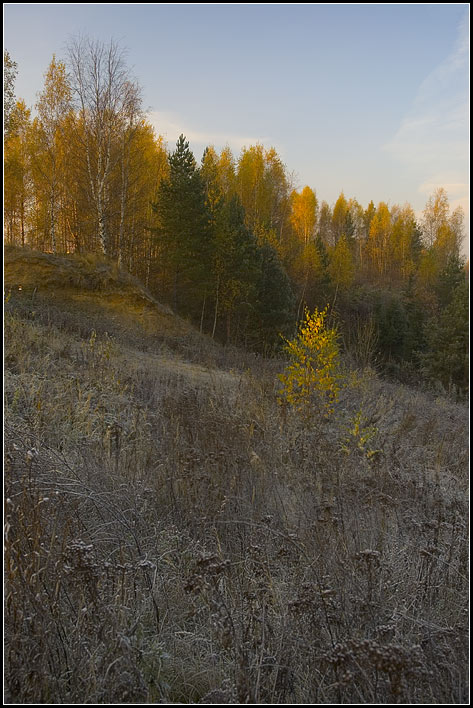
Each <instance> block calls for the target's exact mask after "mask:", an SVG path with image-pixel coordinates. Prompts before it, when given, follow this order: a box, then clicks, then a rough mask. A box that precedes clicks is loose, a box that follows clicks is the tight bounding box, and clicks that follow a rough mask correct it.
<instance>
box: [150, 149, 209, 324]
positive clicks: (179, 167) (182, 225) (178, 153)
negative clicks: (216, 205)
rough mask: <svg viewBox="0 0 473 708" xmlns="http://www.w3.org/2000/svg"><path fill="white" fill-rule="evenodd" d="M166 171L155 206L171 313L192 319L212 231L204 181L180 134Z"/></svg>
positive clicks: (199, 308)
mask: <svg viewBox="0 0 473 708" xmlns="http://www.w3.org/2000/svg"><path fill="white" fill-rule="evenodd" d="M169 168H170V169H169V177H168V178H167V179H165V180H163V182H162V183H161V185H160V189H159V192H158V197H157V200H156V203H155V205H154V210H155V212H156V214H157V217H158V227H157V229H156V234H157V236H158V241H159V244H160V246H161V250H162V256H163V259H164V260H165V261H166V263H167V266H168V270H169V274H170V278H171V282H172V302H173V305H174V309H175V310H180V311H184V312H186V313H189V314H191V315H192V316H194V317H196V316H198V315H199V316H200V314H202V313H203V309H204V307H205V302H206V299H207V297H208V295H209V293H210V291H211V289H212V279H213V274H212V247H213V246H212V228H211V223H210V214H209V210H208V208H207V206H206V201H205V189H204V184H203V180H202V178H201V175H200V172H199V170H198V168H197V165H196V161H195V158H194V155H193V154H192V152H191V150H190V148H189V143H188V142H187V141H186V139H185V137H184V136H183V135H181V136H180V137H179V140H178V141H177V144H176V149H175V151H174V152H173V153H172V155H171V156H170V157H169Z"/></svg>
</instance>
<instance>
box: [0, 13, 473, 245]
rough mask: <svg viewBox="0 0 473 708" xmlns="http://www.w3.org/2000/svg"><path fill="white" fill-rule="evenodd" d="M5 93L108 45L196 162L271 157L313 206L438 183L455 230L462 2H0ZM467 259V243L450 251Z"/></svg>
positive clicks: (394, 196) (465, 188)
mask: <svg viewBox="0 0 473 708" xmlns="http://www.w3.org/2000/svg"><path fill="white" fill-rule="evenodd" d="M3 12H4V48H5V49H7V50H8V52H9V53H10V56H11V58H12V59H13V60H14V61H15V62H16V63H17V65H18V76H17V80H16V87H15V89H16V90H15V92H16V96H17V97H18V98H23V99H24V100H25V101H26V104H27V105H28V106H29V107H31V108H33V107H34V104H35V103H36V101H37V94H38V93H39V92H40V91H41V90H42V87H43V81H44V73H45V71H46V69H47V67H48V65H49V63H50V61H51V59H52V56H53V54H55V55H56V58H58V59H66V57H67V43H68V41H70V40H71V38H73V37H75V36H78V35H86V36H88V37H90V38H92V39H97V40H99V41H103V42H109V41H110V40H111V39H113V40H114V41H116V42H118V43H119V44H120V45H121V46H122V47H123V48H124V49H126V52H127V63H128V66H129V68H130V71H131V72H132V74H133V75H134V76H135V78H136V79H138V81H139V83H140V85H141V87H142V90H143V103H144V107H145V108H146V109H147V111H148V120H149V121H150V122H151V123H152V124H153V126H154V127H155V129H156V132H157V133H158V134H161V135H163V136H164V137H165V138H166V140H167V142H168V145H169V147H170V148H171V149H173V147H174V145H175V142H176V140H177V138H178V137H179V135H180V134H181V133H184V135H185V136H186V137H187V139H188V140H189V142H190V147H191V149H192V150H193V152H194V155H195V156H196V158H197V160H200V158H201V157H202V153H203V151H204V148H205V147H206V146H207V145H214V147H215V148H216V149H217V150H220V149H222V148H223V147H224V146H225V145H229V146H230V147H231V149H232V151H233V153H234V155H235V157H238V155H239V153H240V151H241V149H242V148H243V147H244V146H247V147H248V146H250V145H254V144H256V143H257V142H258V143H261V144H263V145H264V146H265V147H266V148H269V147H275V148H276V150H277V152H278V154H279V156H280V157H281V159H282V160H283V162H284V163H285V165H286V167H287V169H288V172H289V173H291V174H292V175H293V179H294V186H295V187H296V188H302V187H304V186H305V185H306V184H307V185H309V186H310V187H311V188H312V189H313V190H314V191H315V192H316V194H317V198H318V200H319V202H321V201H322V200H325V201H327V202H328V203H329V204H331V205H333V204H334V203H335V201H336V200H337V198H338V196H339V194H340V193H341V192H342V191H343V192H344V194H345V196H346V197H347V198H350V197H353V198H356V199H357V200H358V201H359V202H360V203H361V204H362V205H363V206H364V207H366V206H367V205H368V203H369V202H370V201H371V200H373V201H374V203H375V204H378V203H379V202H380V201H384V202H386V203H388V204H389V205H390V206H392V205H394V204H401V205H402V204H404V203H406V202H409V203H410V204H411V205H412V207H413V208H414V210H415V212H416V213H417V214H418V215H419V216H420V215H421V213H422V210H423V209H424V207H425V204H426V202H427V199H428V197H429V196H430V195H431V194H432V193H433V192H434V190H435V189H436V188H438V187H444V188H445V189H446V191H447V194H448V196H449V200H450V205H451V207H452V208H455V207H456V206H459V205H460V206H462V207H463V209H464V210H465V214H466V217H467V234H469V152H470V149H469V148H470V144H469V4H468V3H449V4H446V3H445V4H442V3H423V4H414V3H412V4H410V3H404V4H355V3H345V4H343V3H341V4H332V3H331V4H316V3H313V4H310V3H309V4H307V3H305V4H294V3H291V4H285V3H281V4H271V3H269V4H197V3H187V4H185V3H183V4H177V3H174V4H154V3H148V4H146V3H134V4H128V3H107V4H101V3H89V4H87V3H83V4H74V3H72V4H61V3H55V4H47V3H4V5H3ZM463 250H464V253H465V255H467V256H469V238H468V237H467V239H466V241H465V244H464V247H463Z"/></svg>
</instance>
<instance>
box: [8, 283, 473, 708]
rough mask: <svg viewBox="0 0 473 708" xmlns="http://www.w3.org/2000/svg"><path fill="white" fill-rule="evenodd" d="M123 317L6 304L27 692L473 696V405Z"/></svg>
mask: <svg viewBox="0 0 473 708" xmlns="http://www.w3.org/2000/svg"><path fill="white" fill-rule="evenodd" d="M115 316H116V313H114V317H115ZM124 322H125V320H123V319H112V317H111V316H110V315H105V314H103V313H102V314H101V311H100V308H99V307H98V308H97V309H96V310H94V311H93V312H92V310H90V309H89V310H88V309H87V307H86V306H85V305H84V306H83V308H82V309H81V307H79V306H78V305H77V303H75V304H71V303H70V304H69V305H66V304H65V303H58V301H54V299H48V298H47V297H46V296H44V297H43V298H40V297H39V296H38V295H35V297H34V298H33V296H32V293H31V292H30V293H26V292H25V291H22V293H18V294H14V295H12V296H11V298H10V299H9V301H8V303H7V305H6V311H5V345H6V346H5V387H4V388H5V452H6V462H5V502H6V506H5V520H6V553H5V571H6V591H5V631H6V650H5V657H6V660H5V664H6V668H5V686H6V700H7V701H8V702H11V703H36V702H38V703H130V702H142V703H153V702H154V703H159V702H164V703H166V702H167V703H199V702H200V703H335V704H344V703H445V704H451V703H467V702H468V693H467V676H468V638H467V628H468V622H467V616H466V612H467V606H468V582H467V572H468V538H467V526H466V524H467V499H466V495H467V490H468V479H467V473H468V411H467V408H466V406H461V405H458V404H455V403H451V402H449V401H448V400H446V399H443V398H435V397H434V396H431V395H428V394H425V393H421V392H418V391H413V390H411V389H408V388H407V387H401V386H396V385H393V384H388V383H386V382H383V381H381V380H380V379H379V378H378V377H377V376H376V375H375V374H373V373H370V372H368V371H364V372H357V373H356V374H355V373H353V376H352V380H351V383H350V386H348V387H345V388H344V389H343V390H342V391H341V393H340V396H339V400H338V402H337V405H336V410H335V412H334V414H333V416H331V417H330V418H329V419H325V418H324V419H323V420H322V419H320V420H316V421H313V424H307V422H304V423H303V424H302V423H301V420H300V418H299V417H298V416H297V414H296V413H294V412H293V411H292V410H290V409H288V408H287V407H281V405H279V404H278V396H277V392H278V386H279V380H278V377H277V374H278V373H280V372H281V370H282V365H281V363H280V362H277V361H264V360H262V359H258V360H255V359H254V357H251V356H250V355H248V354H244V353H242V352H238V351H236V350H231V351H230V350H227V351H225V350H223V349H221V348H220V347H218V346H217V345H215V344H214V343H212V342H210V341H208V340H205V339H204V338H200V337H198V335H195V336H194V335H191V334H188V335H185V334H181V333H178V334H176V332H171V331H170V332H169V334H166V332H165V331H163V332H161V333H160V334H159V336H157V335H156V336H155V335H152V336H151V335H150V334H146V332H145V331H144V330H143V327H142V323H140V325H139V326H138V324H136V325H134V324H133V322H132V320H131V319H130V320H126V324H123V323H124Z"/></svg>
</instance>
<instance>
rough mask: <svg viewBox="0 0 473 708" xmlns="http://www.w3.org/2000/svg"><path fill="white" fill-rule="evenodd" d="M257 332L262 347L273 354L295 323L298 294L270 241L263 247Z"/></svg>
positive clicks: (261, 251) (261, 248)
mask: <svg viewBox="0 0 473 708" xmlns="http://www.w3.org/2000/svg"><path fill="white" fill-rule="evenodd" d="M260 255H261V274H260V277H259V282H258V300H257V307H256V313H257V319H256V322H255V325H256V328H257V330H256V332H255V333H254V334H256V336H257V341H258V344H259V348H260V349H262V350H263V351H264V352H266V353H271V352H272V351H273V350H274V349H275V348H276V347H277V345H278V343H279V344H280V343H281V342H280V336H279V335H280V334H283V335H286V334H288V332H289V330H290V329H291V327H292V326H293V324H294V305H295V300H294V295H293V293H292V289H291V284H290V281H289V278H288V276H287V273H286V271H285V270H284V268H283V266H282V264H281V261H280V260H279V258H278V255H277V253H276V251H275V250H274V248H273V247H272V246H271V245H270V244H269V243H264V244H262V246H261V247H260Z"/></svg>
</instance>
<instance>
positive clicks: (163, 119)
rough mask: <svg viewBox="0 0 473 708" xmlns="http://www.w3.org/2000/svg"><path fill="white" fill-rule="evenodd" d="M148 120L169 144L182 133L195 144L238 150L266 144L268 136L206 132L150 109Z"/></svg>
mask: <svg viewBox="0 0 473 708" xmlns="http://www.w3.org/2000/svg"><path fill="white" fill-rule="evenodd" d="M148 120H149V122H150V123H151V125H152V126H153V127H154V129H155V130H156V132H157V133H158V134H159V135H162V136H163V137H164V138H165V139H166V140H167V141H168V143H170V144H174V143H175V142H176V140H177V139H178V137H179V136H180V135H181V134H183V135H184V136H185V137H186V139H187V140H188V141H189V143H191V146H192V144H197V145H215V146H217V147H224V146H225V145H228V146H229V147H230V148H231V149H232V150H234V151H236V152H240V150H241V149H242V148H243V147H249V146H250V145H255V144H256V143H261V144H263V145H264V144H268V143H269V138H268V137H261V136H259V137H251V136H248V135H232V134H227V133H213V134H210V133H206V132H203V131H199V130H195V129H193V128H192V127H191V126H189V125H186V123H185V121H184V120H182V119H181V118H179V117H178V116H176V115H175V114H173V113H167V112H161V111H151V112H150V113H148Z"/></svg>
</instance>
